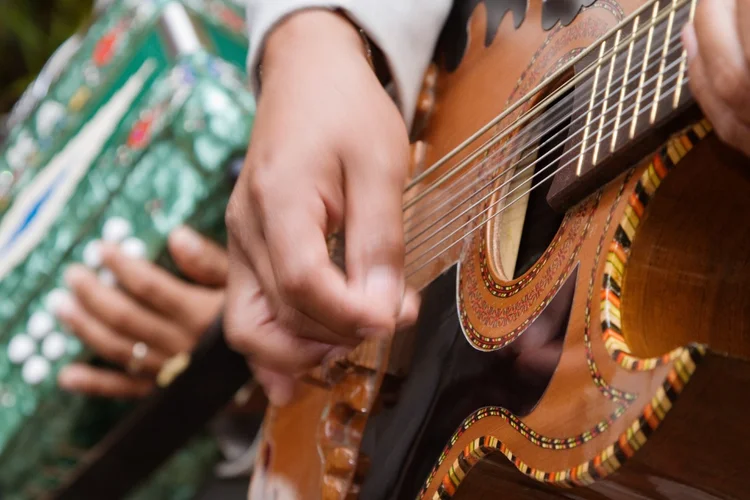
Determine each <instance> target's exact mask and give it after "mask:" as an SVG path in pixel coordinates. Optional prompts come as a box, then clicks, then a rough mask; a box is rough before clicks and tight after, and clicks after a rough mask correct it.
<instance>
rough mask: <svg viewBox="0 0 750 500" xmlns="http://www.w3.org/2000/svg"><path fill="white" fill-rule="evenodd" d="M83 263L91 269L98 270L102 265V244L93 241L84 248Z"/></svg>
mask: <svg viewBox="0 0 750 500" xmlns="http://www.w3.org/2000/svg"><path fill="white" fill-rule="evenodd" d="M83 263H84V265H86V267H88V268H90V269H97V268H98V267H99V266H101V265H102V242H101V241H99V240H93V241H89V242H88V243H86V246H85V247H83Z"/></svg>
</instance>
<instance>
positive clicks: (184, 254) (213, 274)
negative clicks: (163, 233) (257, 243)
mask: <svg viewBox="0 0 750 500" xmlns="http://www.w3.org/2000/svg"><path fill="white" fill-rule="evenodd" d="M168 244H169V252H170V254H171V255H172V258H173V259H174V261H175V263H176V264H177V267H178V268H179V269H180V271H181V272H182V273H183V274H185V276H187V277H188V278H190V279H192V280H194V281H195V282H196V283H198V284H201V285H206V286H225V285H226V282H227V268H228V261H227V252H226V250H224V249H223V248H221V247H220V246H219V245H217V244H216V243H214V242H212V241H210V240H209V239H207V238H204V237H202V236H201V235H200V234H199V233H197V232H196V231H194V230H193V229H191V228H189V227H187V226H181V227H179V228H177V229H175V230H174V231H172V233H171V234H170V235H169V242H168Z"/></svg>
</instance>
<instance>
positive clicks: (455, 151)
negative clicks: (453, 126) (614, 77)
mask: <svg viewBox="0 0 750 500" xmlns="http://www.w3.org/2000/svg"><path fill="white" fill-rule="evenodd" d="M656 1H657V2H658V1H659V0H656ZM690 1H691V3H692V4H694V3H695V1H696V0H690ZM652 3H653V2H649V3H647V4H644V5H643V6H641V7H640V8H639V9H637V10H636V11H635V12H633V13H632V14H631V15H630V16H628V18H626V19H625V20H624V21H623V22H622V23H621V24H620V26H619V29H622V27H624V26H626V25H627V23H628V22H632V21H633V20H634V19H636V18H639V16H640V15H641V14H642V13H643V12H645V11H646V10H647V9H648V7H649V6H650V5H651V4H652ZM682 5H684V2H683V3H681V4H680V5H677V6H675V5H674V3H673V8H675V9H678V8H680V7H681V6H682ZM654 23H655V20H654V19H652V22H651V24H652V25H653V24H654ZM616 29H617V28H616ZM614 32H615V30H612V32H611V33H608V34H606V35H604V36H603V37H601V39H600V40H606V39H608V38H609V37H610V36H611V34H612V33H614ZM634 36H635V35H634ZM634 36H633V37H634ZM597 46H599V43H595V44H592V45H591V46H590V47H589V48H588V49H585V50H584V51H582V52H581V53H580V54H579V55H578V56H577V57H575V58H574V59H573V60H572V61H571V62H570V63H569V65H568V66H567V67H566V68H561V69H560V70H559V71H557V72H556V73H555V74H553V75H552V76H550V77H549V78H548V79H547V80H545V81H543V82H542V83H541V84H539V85H538V86H537V87H536V88H535V89H532V91H531V92H529V94H528V96H527V98H526V99H523V100H519V101H518V102H516V103H515V104H514V105H512V106H511V107H510V108H509V109H507V110H506V111H505V112H504V113H501V114H500V115H498V116H497V117H496V118H495V119H494V120H492V121H490V122H489V123H487V124H486V125H485V126H484V127H482V128H481V129H480V130H478V131H476V132H475V133H474V134H473V135H472V136H471V137H469V138H467V139H466V140H465V141H464V142H463V143H462V144H459V145H458V146H457V147H456V148H454V149H453V150H452V151H451V152H449V153H448V154H447V155H445V156H444V157H443V158H442V159H441V160H439V161H438V162H436V163H435V164H433V165H432V166H431V167H430V168H429V169H427V170H426V171H425V172H423V173H422V174H421V176H418V177H417V178H415V179H413V180H412V181H411V183H410V184H409V186H408V187H407V188H406V190H408V189H411V188H412V187H414V186H416V185H418V184H419V183H420V182H421V181H422V180H423V179H424V178H426V177H427V175H429V174H431V173H432V172H434V171H435V170H437V169H438V168H440V166H442V165H443V164H445V163H446V162H447V161H448V160H449V159H450V158H452V157H453V156H455V155H456V154H458V153H460V152H462V151H463V150H464V149H465V148H466V147H467V146H468V145H470V144H471V143H472V142H474V141H475V140H476V139H478V138H479V137H481V136H482V135H483V134H484V133H486V132H487V131H489V130H490V129H491V128H492V127H494V126H495V125H496V124H497V123H499V122H500V121H501V120H503V119H504V118H505V117H507V116H509V115H510V114H511V113H512V112H514V111H515V109H517V108H518V107H520V106H521V105H523V104H524V102H525V101H528V99H530V97H531V96H533V95H536V94H538V93H539V91H541V90H543V88H545V87H547V86H548V85H549V84H550V83H551V82H552V81H554V80H556V79H557V78H559V77H561V76H563V74H564V71H567V70H568V68H570V67H573V65H574V64H576V63H577V62H578V61H580V60H582V59H583V58H584V57H586V56H587V55H588V54H589V53H591V52H592V51H593V50H594V48H595V47H597ZM614 48H615V49H617V48H618V47H614ZM616 57H617V55H616V52H615V55H614V56H613V60H614V59H615V58H616ZM608 58H609V56H607V57H606V58H605V59H608ZM600 60H601V58H600ZM589 69H590V66H589ZM581 76H583V75H581ZM579 80H580V79H579ZM688 81H689V78H688V77H686V78H684V80H683V81H682V82H681V83H682V84H686V83H687V82H688ZM568 88H569V87H568ZM564 92H567V89H559V93H558V95H562V94H564ZM670 93H672V90H670V91H668V92H665V94H664V95H665V96H666V95H668V94H670ZM553 95H554V94H553ZM550 97H552V96H550ZM549 100H552V99H549ZM555 100H556V97H555ZM546 101H547V99H544V100H542V102H540V103H539V105H545V104H546ZM649 107H650V106H647V107H646V108H644V110H642V111H641V113H643V112H645V111H646V110H647V109H648V108H649ZM533 109H534V108H533V107H532V110H530V111H533ZM527 115H528V113H527ZM631 120H632V119H631ZM521 125H522V123H518V122H516V128H517V127H520V126H521ZM501 133H502V132H501ZM609 135H611V134H608V135H607V136H605V137H604V138H602V139H598V140H597V143H598V142H600V141H601V140H604V139H606V138H607V137H609ZM496 140H497V141H499V140H500V139H496ZM491 141H493V138H490V140H489V141H488V144H486V145H485V146H482V148H484V149H486V148H489V147H491V146H492V144H493V143H492V142H491ZM533 189H534V188H532V190H533ZM406 190H405V191H406ZM529 191H531V190H529ZM522 196H525V195H522ZM519 199H520V197H519ZM515 201H516V200H514V202H513V203H515ZM511 204H512V203H511ZM503 210H504V209H503ZM503 210H500V211H498V212H497V213H496V214H494V215H493V217H494V216H496V215H499V214H500V213H502V211H503ZM491 218H492V217H490V219H491ZM490 219H488V221H489V220H490ZM488 221H485V223H486V222H488ZM482 226H483V224H481V225H480V226H478V227H477V228H475V229H473V230H472V231H471V232H470V233H468V234H466V235H464V236H463V237H462V238H461V239H460V240H459V242H460V241H463V239H464V238H466V237H468V236H469V235H470V234H471V233H473V232H474V231H476V230H477V229H479V228H481V227H482ZM456 243H458V242H456ZM456 243H454V244H452V245H451V247H452V246H453V245H455V244H456ZM449 249H450V247H448V248H446V249H445V250H443V251H442V252H440V253H439V254H438V255H436V256H435V257H433V258H432V259H430V261H428V262H427V263H425V264H423V265H422V266H421V267H420V268H418V269H417V270H415V271H413V272H412V273H410V274H408V277H411V276H413V275H414V274H415V273H416V272H419V270H421V269H422V268H423V267H424V266H426V265H429V263H430V262H432V261H434V260H435V259H436V258H439V257H440V256H441V255H442V253H444V252H445V251H447V250H449ZM368 344H369V343H368ZM376 344H377V345H376V346H374V347H375V348H378V347H380V349H377V350H378V354H379V355H378V356H377V358H378V360H379V361H380V363H379V365H382V364H383V363H382V361H383V359H382V358H383V356H382V355H380V354H382V353H381V351H383V349H382V348H383V347H384V346H385V342H383V341H379V342H377V343H376ZM361 347H366V346H361ZM367 347H369V346H367ZM358 350H359V349H358ZM367 350H368V351H369V350H370V349H369V348H368V349H367ZM326 385H328V386H330V383H328V384H326Z"/></svg>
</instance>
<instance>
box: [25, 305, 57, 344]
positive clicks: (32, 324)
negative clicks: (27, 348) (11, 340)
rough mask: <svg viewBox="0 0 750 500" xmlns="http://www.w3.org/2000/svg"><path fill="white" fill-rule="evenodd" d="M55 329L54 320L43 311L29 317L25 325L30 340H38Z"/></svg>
mask: <svg viewBox="0 0 750 500" xmlns="http://www.w3.org/2000/svg"><path fill="white" fill-rule="evenodd" d="M53 328H55V320H54V319H53V318H52V316H50V315H49V314H48V313H46V312H44V311H37V312H35V313H34V314H32V315H31V317H30V318H29V322H28V323H27V324H26V332H27V333H28V334H29V335H31V338H33V339H36V340H39V339H41V338H42V337H44V336H45V335H47V334H48V333H49V332H51V331H52V329H53Z"/></svg>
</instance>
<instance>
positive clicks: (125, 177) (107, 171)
mask: <svg viewBox="0 0 750 500" xmlns="http://www.w3.org/2000/svg"><path fill="white" fill-rule="evenodd" d="M243 14H244V13H243V12H242V8H241V6H239V5H234V4H232V3H230V2H225V1H218V0H184V1H181V2H176V1H167V0H138V1H124V2H119V3H115V4H114V6H113V7H111V8H110V9H109V10H108V11H107V12H106V14H105V15H103V16H102V17H101V18H99V19H98V20H96V22H94V23H93V24H92V26H91V27H90V28H89V30H88V31H87V33H86V34H85V36H84V37H83V39H82V43H81V45H80V47H79V48H78V50H77V51H76V53H75V54H74V55H73V56H72V58H71V59H70V60H69V62H68V64H67V67H66V69H65V71H63V72H62V73H61V74H60V75H59V77H58V78H57V80H56V81H55V82H54V84H53V85H52V86H51V87H50V90H49V92H48V93H47V95H46V96H45V97H44V98H43V99H42V100H40V101H39V103H38V104H37V105H36V107H35V108H34V110H33V112H32V113H31V114H30V115H29V116H28V118H26V119H25V120H24V121H23V122H22V123H20V124H19V125H18V126H17V127H15V128H14V130H12V131H11V133H10V135H9V138H8V140H7V141H6V143H5V144H4V145H3V147H2V149H0V497H2V498H3V499H29V498H39V497H40V496H42V495H43V494H44V493H46V492H49V491H52V490H53V489H54V488H56V487H57V486H58V485H59V484H61V482H63V481H64V480H65V478H66V477H67V476H68V475H69V474H70V473H71V472H72V471H74V470H75V467H76V465H77V463H78V461H79V460H80V458H81V456H82V455H83V454H84V453H85V451H86V450H87V449H89V448H90V447H91V446H93V445H94V444H96V442H97V441H98V440H99V439H100V438H101V437H102V436H103V435H104V434H106V432H107V431H108V430H109V429H110V428H111V427H112V425H114V423H116V422H117V420H118V419H120V418H121V417H122V415H124V414H125V412H126V411H128V409H129V406H128V405H127V404H125V403H122V402H116V401H107V400H101V399H94V398H86V397H80V396H72V395H69V394H66V393H64V392H62V391H60V390H59V389H58V388H57V385H56V376H57V372H58V371H59V369H60V368H61V367H62V366H64V365H65V364H66V363H70V362H71V361H73V360H91V359H92V358H93V357H92V355H91V353H89V352H88V351H87V350H86V348H85V347H84V346H83V345H81V343H80V342H78V340H77V339H76V338H75V336H73V335H71V334H70V333H69V332H66V331H65V330H64V329H63V328H62V327H61V325H59V324H57V323H56V322H55V320H54V315H53V314H52V312H51V311H52V310H53V309H54V307H55V301H56V300H58V298H59V296H60V294H61V293H64V288H65V285H64V282H63V277H62V276H63V273H64V270H65V268H66V267H67V266H68V265H70V264H71V263H73V262H84V263H85V264H86V265H88V266H90V267H92V268H94V269H96V270H97V272H98V273H99V276H100V279H102V280H109V281H111V279H112V278H111V275H110V274H108V271H107V270H106V269H103V268H101V267H100V263H98V262H97V259H96V245H97V242H98V241H100V240H102V239H104V240H108V241H114V242H117V243H119V244H120V245H122V248H123V249H124V250H125V251H127V252H129V253H131V254H134V255H140V256H145V257H147V258H149V259H151V260H153V261H156V262H158V263H160V264H162V265H163V266H165V267H167V268H169V269H173V268H172V266H171V263H170V260H169V258H168V255H166V250H165V246H166V238H167V236H168V234H169V233H170V231H171V230H172V229H173V228H175V227H176V226H178V225H180V224H185V223H186V224H189V225H191V226H193V227H195V228H196V229H198V230H199V231H201V232H203V233H204V234H206V235H208V236H209V237H212V238H215V239H219V240H221V239H222V238H223V237H224V226H223V214H224V210H225V208H226V203H227V201H228V196H229V193H230V190H231V183H230V180H229V175H228V172H227V169H228V166H229V165H230V164H231V163H232V162H233V161H235V160H236V159H238V158H241V157H242V156H243V155H244V151H245V149H246V147H247V142H248V139H249V136H250V130H251V126H252V121H253V116H254V112H255V104H254V101H253V99H252V97H251V95H250V94H249V93H248V92H247V91H246V90H245V88H244V83H243V82H244V74H243V71H244V63H245V56H246V54H247V37H246V34H245V27H244V21H243ZM93 361H94V362H99V361H98V360H96V359H93ZM216 453H217V452H216V447H215V446H214V445H213V443H212V441H211V440H210V439H209V438H205V437H201V438H197V439H196V440H195V441H194V443H193V444H191V445H190V446H189V447H188V448H187V449H185V450H183V451H182V452H181V453H180V454H178V456H176V457H174V459H173V460H172V461H171V462H170V463H169V464H167V465H166V466H165V468H164V469H163V470H162V471H161V472H160V473H158V474H156V476H155V477H154V478H152V479H151V481H150V482H149V483H148V484H146V485H143V486H142V487H141V488H140V489H139V490H138V492H137V493H135V494H134V498H142V499H146V498H155V499H156V498H158V499H166V498H169V499H171V498H175V499H177V498H190V497H191V496H192V495H193V494H194V493H195V490H196V488H197V487H198V485H199V482H200V480H201V478H203V477H204V476H205V474H206V473H207V472H210V467H211V465H212V464H213V462H214V461H215V459H216Z"/></svg>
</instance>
